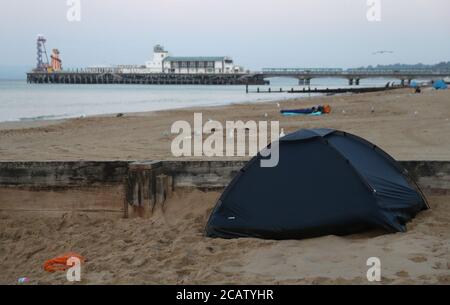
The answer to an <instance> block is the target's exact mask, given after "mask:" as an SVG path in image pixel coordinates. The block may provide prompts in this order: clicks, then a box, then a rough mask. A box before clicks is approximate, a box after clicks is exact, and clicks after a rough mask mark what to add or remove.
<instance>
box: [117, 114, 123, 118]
mask: <svg viewBox="0 0 450 305" xmlns="http://www.w3.org/2000/svg"><path fill="white" fill-rule="evenodd" d="M123 116H124V114H123V113H118V114H117V115H116V118H121V117H123Z"/></svg>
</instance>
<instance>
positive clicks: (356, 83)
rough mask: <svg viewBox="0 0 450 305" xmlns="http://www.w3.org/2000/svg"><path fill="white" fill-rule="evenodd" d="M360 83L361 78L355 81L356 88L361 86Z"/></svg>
mask: <svg viewBox="0 0 450 305" xmlns="http://www.w3.org/2000/svg"><path fill="white" fill-rule="evenodd" d="M359 81H360V79H359V78H357V79H355V85H356V86H359Z"/></svg>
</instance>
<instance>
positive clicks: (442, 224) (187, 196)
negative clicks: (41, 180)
mask: <svg viewBox="0 0 450 305" xmlns="http://www.w3.org/2000/svg"><path fill="white" fill-rule="evenodd" d="M274 97H276V96H274ZM279 104H280V107H278V105H277V102H265V103H252V104H239V105H229V106H223V107H212V108H208V109H199V108H198V109H195V108H189V109H181V110H172V111H159V112H151V113H136V114H125V115H124V116H122V117H116V116H115V115H111V116H98V117H87V118H79V119H70V120H64V121H40V122H20V123H1V124H0V160H1V161H18V160H30V161H41V160H152V159H153V160H158V159H174V157H173V156H172V155H171V152H170V143H171V139H172V138H173V137H174V136H173V135H170V126H171V124H172V123H173V122H174V121H175V120H187V121H192V120H193V113H194V112H202V113H203V119H204V121H206V120H208V119H210V118H211V119H214V120H218V121H221V122H222V123H224V121H226V120H243V121H247V120H257V121H259V120H279V121H280V127H282V128H284V129H285V132H286V133H288V132H291V131H294V130H297V129H300V128H319V127H328V128H336V129H340V130H345V131H348V132H351V133H354V134H357V135H359V136H362V137H364V138H366V139H368V140H369V141H371V142H373V143H375V144H377V145H379V146H380V147H381V148H383V149H384V150H386V151H387V152H388V153H390V154H391V155H392V156H393V157H395V158H396V159H398V160H444V161H445V160H450V140H449V139H450V138H449V136H448V134H449V133H450V121H449V119H450V92H449V91H448V90H446V91H434V90H431V89H425V90H424V92H423V93H422V94H412V92H411V90H410V89H399V90H395V91H392V92H383V93H371V94H361V95H348V96H323V97H316V98H306V99H297V100H289V101H281V102H279ZM319 104H329V105H331V107H332V113H331V114H329V115H324V116H320V117H282V116H281V115H280V114H279V110H280V108H298V107H310V106H314V105H319ZM265 114H267V117H266V115H265ZM219 196H220V192H217V191H210V192H202V191H200V190H189V191H188V190H177V191H176V192H175V193H174V196H173V197H172V198H171V199H170V200H169V201H168V202H167V203H166V204H165V209H164V211H162V210H160V211H157V213H156V214H155V215H153V216H152V217H151V218H134V219H123V218H121V217H120V216H118V215H105V214H99V213H97V214H95V213H80V212H73V213H71V212H68V213H64V214H62V215H61V214H55V215H53V214H51V213H48V214H43V213H39V214H38V215H36V214H34V213H19V212H18V213H11V212H5V211H0V242H1V247H0V269H1V270H2V272H1V273H0V283H1V284H14V283H17V279H18V278H19V277H29V278H30V283H31V284H64V283H67V282H66V280H65V273H54V274H50V273H46V272H45V271H44V270H43V269H42V264H43V262H44V261H45V260H47V259H49V258H52V257H55V256H57V255H59V254H62V253H65V252H68V251H75V252H78V253H80V254H82V255H83V256H85V257H86V258H87V262H86V263H85V265H84V266H83V279H82V282H81V283H82V284H139V283H140V284H348V283H350V284H368V283H369V282H368V281H367V279H366V272H367V269H368V267H367V266H366V260H367V258H369V257H373V256H376V257H379V258H380V259H381V263H382V266H383V273H382V282H381V283H384V284H422V283H429V284H450V263H449V262H450V251H449V250H450V249H449V245H450V228H449V224H450V196H449V195H448V194H440V195H436V194H428V196H427V198H428V200H429V203H430V205H431V209H430V210H428V211H424V212H422V213H420V214H419V215H418V217H416V218H415V219H414V220H413V221H412V222H411V223H409V224H408V232H406V233H397V234H382V233H381V232H367V233H364V234H357V235H350V236H345V237H338V236H325V237H320V238H312V239H305V240H285V241H272V240H257V239H235V240H224V239H210V238H206V237H204V235H203V232H204V231H203V230H204V226H205V223H206V221H207V219H208V217H209V214H210V212H211V210H212V208H213V207H214V204H215V202H216V200H217V198H218V197H219ZM0 200H1V199H0Z"/></svg>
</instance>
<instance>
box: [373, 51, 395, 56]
mask: <svg viewBox="0 0 450 305" xmlns="http://www.w3.org/2000/svg"><path fill="white" fill-rule="evenodd" d="M392 53H394V51H386V50H382V51H376V52H373V53H372V54H373V55H377V54H392Z"/></svg>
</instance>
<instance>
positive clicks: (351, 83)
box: [348, 78, 353, 86]
mask: <svg viewBox="0 0 450 305" xmlns="http://www.w3.org/2000/svg"><path fill="white" fill-rule="evenodd" d="M348 85H349V86H353V78H349V79H348Z"/></svg>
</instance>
